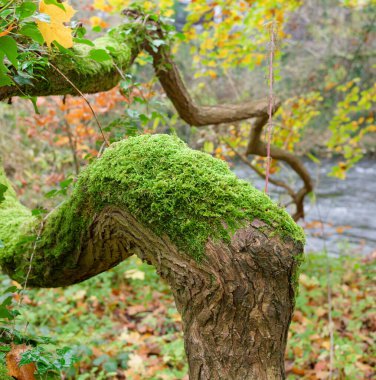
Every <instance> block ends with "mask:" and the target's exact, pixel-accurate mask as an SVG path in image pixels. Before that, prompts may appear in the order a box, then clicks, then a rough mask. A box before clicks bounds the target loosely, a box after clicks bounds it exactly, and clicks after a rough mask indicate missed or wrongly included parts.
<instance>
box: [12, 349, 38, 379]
mask: <svg viewBox="0 0 376 380" xmlns="http://www.w3.org/2000/svg"><path fill="white" fill-rule="evenodd" d="M29 349H30V347H28V346H26V344H18V345H16V344H12V348H11V350H10V351H9V352H8V353H7V356H6V363H7V368H8V372H9V376H13V377H15V378H16V379H17V380H35V376H34V373H35V372H36V370H37V368H36V366H35V364H34V363H30V364H25V365H23V366H22V367H19V366H18V363H19V362H20V360H21V356H22V353H23V352H25V351H27V350H29Z"/></svg>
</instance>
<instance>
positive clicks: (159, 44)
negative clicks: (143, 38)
mask: <svg viewBox="0 0 376 380" xmlns="http://www.w3.org/2000/svg"><path fill="white" fill-rule="evenodd" d="M152 43H153V45H154V46H156V47H159V46H162V45H166V41H164V40H153V41H152Z"/></svg>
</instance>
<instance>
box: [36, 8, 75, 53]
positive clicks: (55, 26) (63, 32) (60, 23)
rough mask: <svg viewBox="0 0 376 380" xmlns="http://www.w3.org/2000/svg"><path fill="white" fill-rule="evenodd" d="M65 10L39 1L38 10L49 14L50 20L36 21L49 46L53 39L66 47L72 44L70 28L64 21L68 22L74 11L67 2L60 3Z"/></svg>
mask: <svg viewBox="0 0 376 380" xmlns="http://www.w3.org/2000/svg"><path fill="white" fill-rule="evenodd" d="M62 5H63V6H64V8H65V10H63V9H61V8H59V7H58V6H56V5H53V4H46V3H45V2H44V0H42V1H41V2H40V3H39V11H40V12H41V13H45V14H47V15H49V16H50V22H44V21H37V24H38V28H39V31H40V32H41V34H42V36H43V38H44V41H45V42H46V44H47V46H51V44H52V42H53V41H56V42H58V43H59V44H60V45H61V46H63V47H65V48H66V49H68V48H71V47H72V46H73V38H72V29H71V28H69V27H67V26H65V25H64V22H69V21H70V19H71V18H72V17H73V15H74V14H75V13H76V11H75V10H74V9H73V8H72V7H71V6H70V5H69V4H68V2H65V3H62Z"/></svg>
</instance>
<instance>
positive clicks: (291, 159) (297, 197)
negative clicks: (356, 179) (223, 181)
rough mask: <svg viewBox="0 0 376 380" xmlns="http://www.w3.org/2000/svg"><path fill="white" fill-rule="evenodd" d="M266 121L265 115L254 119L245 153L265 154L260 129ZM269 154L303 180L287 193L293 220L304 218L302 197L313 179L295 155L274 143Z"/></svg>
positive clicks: (311, 185) (309, 188)
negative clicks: (291, 202)
mask: <svg viewBox="0 0 376 380" xmlns="http://www.w3.org/2000/svg"><path fill="white" fill-rule="evenodd" d="M267 122H268V117H267V116H261V117H259V118H257V119H256V122H255V124H254V126H253V127H252V129H251V132H250V136H249V142H248V146H247V149H246V153H245V154H246V155H250V154H255V155H258V156H261V157H266V156H267V147H266V144H265V143H264V142H263V141H262V140H261V135H262V131H263V128H264V126H265V125H266V124H267ZM270 156H271V157H272V158H274V159H276V160H281V161H284V162H286V163H287V164H288V165H289V166H290V167H291V168H292V169H293V170H294V171H295V173H296V174H298V176H299V177H300V179H301V180H302V181H303V187H302V188H300V190H298V191H297V192H295V191H293V192H291V190H292V189H291V188H290V187H289V189H290V190H288V193H289V195H290V196H291V198H292V200H293V202H294V203H295V205H296V211H295V213H294V214H293V218H294V220H299V219H301V218H304V198H305V196H306V195H307V194H309V193H310V192H311V191H312V190H313V181H312V178H311V176H310V174H309V172H308V170H307V169H306V168H305V166H304V164H303V163H302V162H301V160H300V159H299V158H298V157H297V156H295V155H294V154H292V153H290V152H288V151H286V150H283V149H281V148H278V147H276V146H274V145H272V146H271V147H270ZM279 186H280V185H279ZM284 187H285V188H286V186H284ZM286 189H287V188H286Z"/></svg>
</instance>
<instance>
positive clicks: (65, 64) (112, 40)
mask: <svg viewBox="0 0 376 380" xmlns="http://www.w3.org/2000/svg"><path fill="white" fill-rule="evenodd" d="M128 29H129V25H122V26H119V27H117V28H114V29H112V30H110V31H109V32H108V33H107V34H105V35H104V36H102V37H99V38H97V39H95V40H94V41H93V44H94V46H89V45H86V44H82V43H76V44H75V45H74V47H73V48H72V50H73V52H74V54H72V55H68V54H60V53H59V54H58V56H57V57H56V58H55V59H53V60H54V61H56V62H55V64H56V65H57V66H59V67H60V68H61V69H62V70H63V71H64V72H69V71H70V70H72V71H75V72H77V73H78V74H80V76H94V75H97V74H106V73H110V72H113V71H114V70H115V66H114V64H116V66H117V67H118V68H119V69H120V70H127V69H128V68H129V67H130V65H131V59H132V51H133V50H134V49H136V41H135V38H134V36H133V35H132V34H131V33H128V34H126V31H127V30H128ZM94 49H103V50H106V51H107V52H108V54H109V55H110V56H111V57H112V60H111V59H108V60H104V61H102V62H98V61H96V60H94V59H91V58H90V51H91V50H94Z"/></svg>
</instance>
